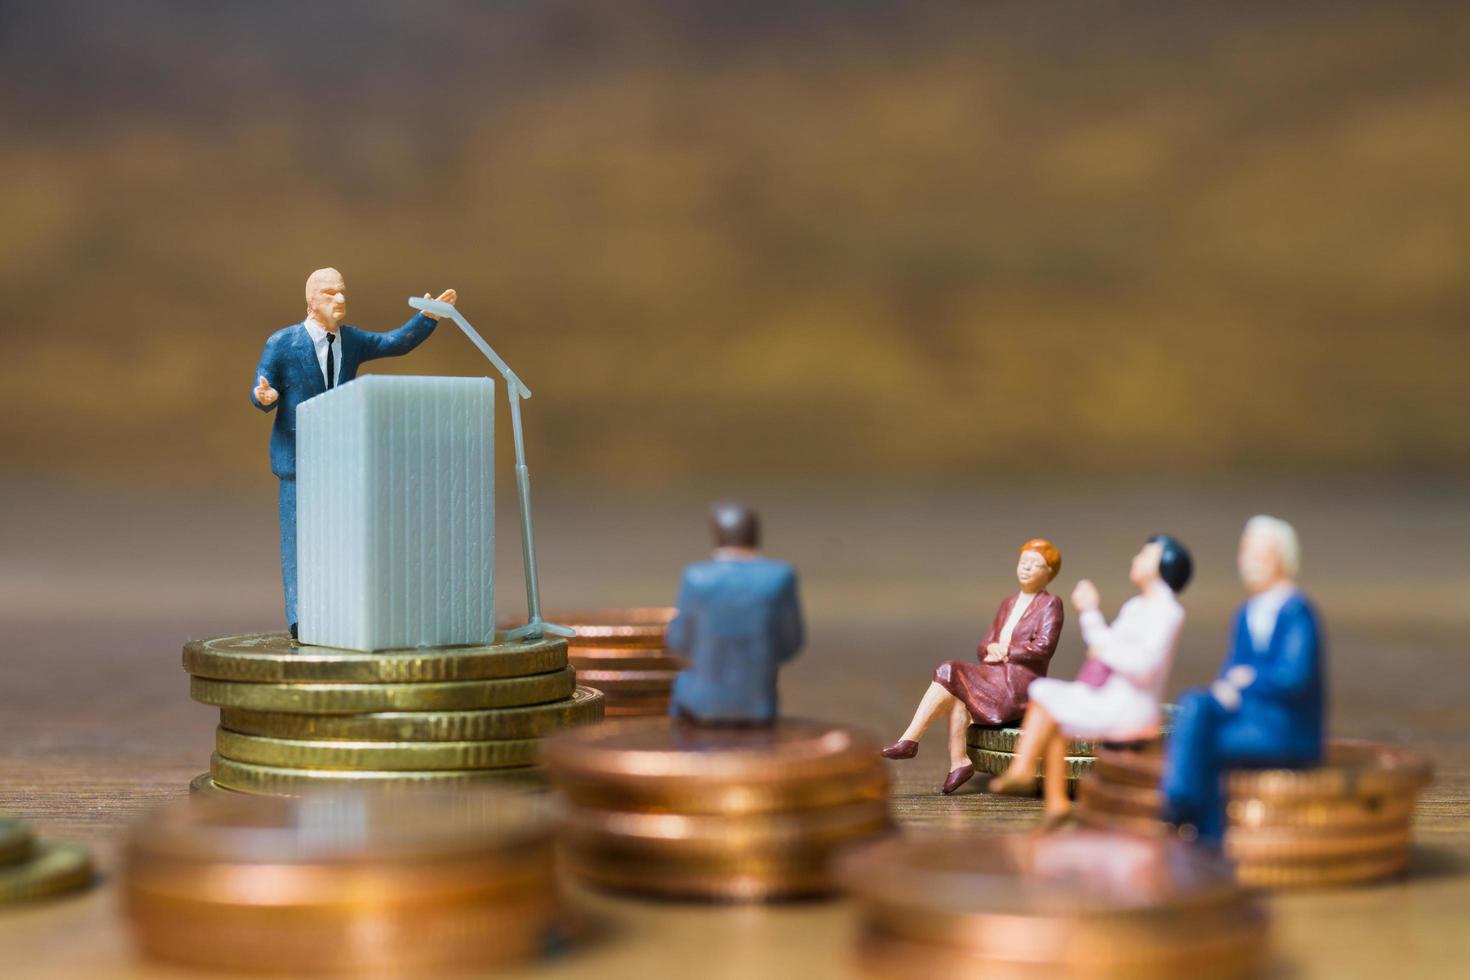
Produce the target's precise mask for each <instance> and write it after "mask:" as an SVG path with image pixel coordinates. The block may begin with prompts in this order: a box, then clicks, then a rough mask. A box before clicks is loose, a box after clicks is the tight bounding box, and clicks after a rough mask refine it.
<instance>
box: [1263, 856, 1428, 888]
mask: <svg viewBox="0 0 1470 980" xmlns="http://www.w3.org/2000/svg"><path fill="white" fill-rule="evenodd" d="M1409 853H1410V852H1409V849H1408V848H1407V847H1404V848H1394V849H1390V850H1388V851H1383V852H1380V853H1378V854H1365V855H1359V856H1354V857H1347V858H1333V859H1331V860H1326V861H1318V862H1309V863H1301V862H1293V863H1290V864H1281V863H1273V862H1260V861H1244V862H1241V863H1240V864H1238V865H1236V869H1235V873H1236V876H1237V877H1238V878H1239V879H1240V883H1241V884H1242V885H1246V886H1248V887H1251V888H1322V887H1328V886H1333V885H1352V884H1359V883H1362V882H1367V881H1378V880H1381V879H1383V878H1391V877H1393V876H1394V875H1398V874H1402V873H1403V872H1404V870H1405V869H1406V868H1408V866H1409Z"/></svg>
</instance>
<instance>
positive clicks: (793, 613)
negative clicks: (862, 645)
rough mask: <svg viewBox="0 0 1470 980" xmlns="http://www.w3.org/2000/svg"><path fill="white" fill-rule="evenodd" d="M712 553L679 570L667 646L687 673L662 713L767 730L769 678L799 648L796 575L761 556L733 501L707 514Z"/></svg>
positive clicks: (751, 519)
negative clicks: (680, 580) (679, 581)
mask: <svg viewBox="0 0 1470 980" xmlns="http://www.w3.org/2000/svg"><path fill="white" fill-rule="evenodd" d="M710 526H711V529H712V530H713V532H714V539H715V552H714V556H713V557H712V558H711V559H710V560H709V561H702V562H696V563H694V564H692V565H689V566H688V567H686V568H685V569H684V581H683V583H682V584H681V585H680V587H679V611H678V615H677V616H675V617H674V621H673V622H672V623H670V624H669V632H668V637H667V641H666V642H667V644H668V647H669V649H670V650H672V651H674V652H676V653H681V654H684V655H685V656H686V658H687V659H688V661H689V668H688V669H687V670H685V671H683V672H682V673H680V674H679V676H678V677H677V678H675V680H674V692H673V698H672V700H671V702H670V704H669V713H670V714H671V715H673V716H674V717H675V718H682V719H685V720H687V721H692V722H695V723H698V724H705V725H770V724H773V723H775V721H776V716H777V711H778V709H777V697H776V674H777V672H778V671H779V670H780V668H781V665H782V664H784V663H786V662H787V661H788V660H790V659H791V658H792V657H795V656H796V655H797V653H798V652H800V650H801V645H802V640H803V636H802V634H803V629H802V619H801V600H800V599H799V598H798V597H797V591H796V570H795V569H793V568H792V567H791V566H790V565H788V564H787V563H786V562H784V561H776V560H775V559H772V558H766V557H764V556H763V555H762V554H761V552H760V519H759V518H758V517H757V516H756V513H755V512H754V511H753V510H751V509H750V508H748V507H745V506H744V505H742V504H738V503H729V502H727V503H718V504H715V505H714V507H713V508H711V510H710Z"/></svg>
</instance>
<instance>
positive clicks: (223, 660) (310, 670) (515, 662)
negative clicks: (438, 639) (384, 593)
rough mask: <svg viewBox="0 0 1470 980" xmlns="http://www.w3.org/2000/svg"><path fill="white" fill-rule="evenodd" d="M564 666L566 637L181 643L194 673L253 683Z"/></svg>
mask: <svg viewBox="0 0 1470 980" xmlns="http://www.w3.org/2000/svg"><path fill="white" fill-rule="evenodd" d="M566 665H567V644H566V641H565V640H559V639H544V640H536V641H532V642H525V643H511V642H506V643H492V644H488V645H484V646H457V647H433V648H428V649H414V650H384V651H382V652H380V653H363V652H361V651H359V650H341V649H337V648H335V647H319V646H311V645H304V644H298V643H296V642H295V641H294V640H292V639H291V637H290V635H289V634H286V633H244V634H240V635H238V636H217V637H214V638H213V639H209V640H196V641H194V642H192V643H188V644H186V645H185V646H184V669H185V670H187V671H188V672H189V673H190V674H193V675H194V676H196V677H208V678H211V679H214V680H221V681H246V682H249V683H260V684H266V683H323V684H325V683H333V684H422V683H431V682H444V681H468V680H487V679H492V678H497V677H524V676H526V675H528V674H546V673H550V672H552V671H555V670H561V669H562V668H563V667H565V666H566Z"/></svg>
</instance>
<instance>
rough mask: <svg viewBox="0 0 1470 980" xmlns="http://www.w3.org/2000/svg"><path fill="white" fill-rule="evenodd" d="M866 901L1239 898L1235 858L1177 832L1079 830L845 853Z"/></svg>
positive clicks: (1167, 903)
mask: <svg viewBox="0 0 1470 980" xmlns="http://www.w3.org/2000/svg"><path fill="white" fill-rule="evenodd" d="M842 877H843V879H844V881H845V882H846V883H847V885H848V887H849V888H850V889H851V890H852V891H853V893H854V895H855V896H856V897H857V898H858V899H859V900H861V901H862V902H864V903H868V904H870V905H873V906H875V907H882V908H900V909H902V908H907V909H915V910H920V911H926V910H927V911H932V912H934V913H936V914H941V915H947V916H967V915H1012V916H1018V917H1073V916H1086V915H1124V914H1132V913H1139V912H1155V913H1156V912H1159V911H1160V910H1165V909H1174V910H1178V909H1199V908H1205V907H1209V906H1214V905H1220V904H1223V903H1237V902H1240V901H1242V900H1243V898H1242V893H1241V891H1240V889H1239V888H1238V887H1237V885H1236V884H1235V881H1234V877H1233V875H1232V873H1231V869H1230V865H1229V864H1228V863H1227V862H1226V861H1224V860H1223V859H1222V858H1217V857H1214V856H1212V855H1209V854H1207V853H1205V852H1204V851H1203V850H1202V849H1199V848H1194V847H1191V846H1190V845H1187V844H1185V843H1183V842H1182V841H1178V840H1162V839H1158V840H1156V839H1148V838H1142V837H1133V836H1129V835H1123V834H1110V833H1101V832H1096V831H1077V832H1075V833H1067V834H1043V835H1037V834H1026V833H991V834H955V835H944V836H934V837H927V838H922V839H909V840H903V839H895V840H888V841H883V842H881V843H878V844H874V845H873V846H871V847H868V848H865V849H863V850H862V851H861V852H860V853H858V854H856V855H854V856H853V857H851V858H850V859H848V860H847V861H846V862H845V863H844V866H843V868H842Z"/></svg>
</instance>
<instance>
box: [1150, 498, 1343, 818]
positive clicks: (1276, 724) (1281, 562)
mask: <svg viewBox="0 0 1470 980" xmlns="http://www.w3.org/2000/svg"><path fill="white" fill-rule="evenodd" d="M1300 554H1301V551H1300V547H1299V545H1298V544H1297V536H1296V530H1295V529H1293V528H1292V526H1291V525H1290V524H1288V523H1286V522H1285V521H1283V520H1280V519H1278V518H1275V517H1266V516H1264V515H1262V516H1257V517H1252V518H1251V519H1250V520H1249V521H1248V522H1246V525H1245V533H1244V534H1242V535H1241V538H1240V552H1239V557H1238V564H1239V569H1240V580H1241V582H1242V583H1243V584H1244V585H1245V589H1246V591H1247V592H1248V593H1250V598H1249V599H1247V600H1246V601H1245V605H1243V606H1241V607H1240V612H1238V613H1237V614H1236V616H1235V628H1234V633H1233V636H1232V637H1231V642H1230V655H1229V657H1227V658H1226V660H1225V666H1224V667H1223V668H1222V669H1221V671H1220V677H1219V679H1218V680H1216V681H1215V682H1214V683H1213V684H1211V685H1210V688H1209V690H1197V691H1189V692H1187V693H1186V694H1185V695H1184V696H1183V697H1182V698H1180V699H1179V713H1178V715H1176V717H1175V719H1174V733H1173V734H1172V735H1171V736H1170V738H1169V746H1168V757H1167V760H1166V762H1165V766H1164V783H1163V791H1164V816H1165V818H1166V819H1167V820H1169V821H1170V822H1171V823H1176V824H1188V825H1190V826H1193V827H1194V828H1195V830H1196V831H1197V832H1198V834H1199V839H1200V840H1203V841H1207V842H1210V843H1215V844H1218V843H1219V842H1220V841H1221V839H1222V838H1223V837H1224V834H1225V823H1226V821H1225V803H1226V799H1225V792H1224V779H1223V776H1224V772H1225V770H1226V769H1260V768H1276V767H1284V768H1294V767H1304V766H1312V765H1316V764H1317V763H1319V762H1321V760H1322V739H1323V732H1324V729H1325V726H1326V717H1325V715H1326V711H1325V708H1324V696H1323V686H1324V679H1323V674H1324V672H1325V664H1324V663H1323V659H1324V654H1323V650H1322V646H1323V642H1322V633H1321V630H1320V628H1319V627H1318V624H1317V613H1316V610H1315V609H1313V608H1312V604H1311V603H1310V602H1309V601H1307V598H1306V596H1304V595H1302V594H1301V592H1300V591H1298V590H1297V586H1296V576H1297V568H1298V566H1299V563H1300Z"/></svg>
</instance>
